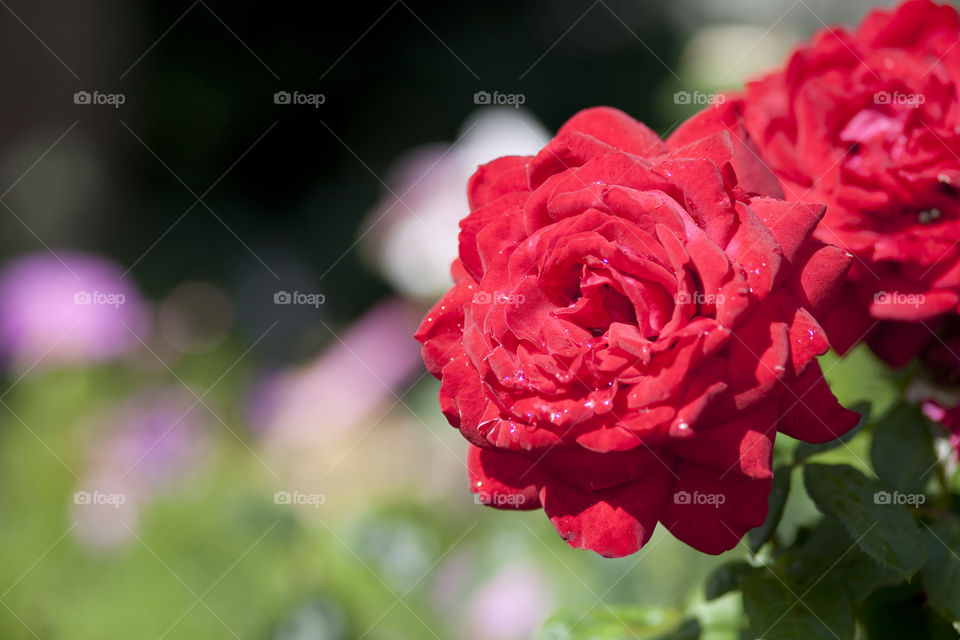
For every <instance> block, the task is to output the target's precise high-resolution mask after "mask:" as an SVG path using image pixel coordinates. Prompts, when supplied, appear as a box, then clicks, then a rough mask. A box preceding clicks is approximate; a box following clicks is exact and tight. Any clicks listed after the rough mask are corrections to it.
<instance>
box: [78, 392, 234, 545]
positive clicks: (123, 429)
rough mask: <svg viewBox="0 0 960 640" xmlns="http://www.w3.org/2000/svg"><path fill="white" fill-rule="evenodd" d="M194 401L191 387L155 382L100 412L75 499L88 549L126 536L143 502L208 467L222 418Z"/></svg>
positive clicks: (80, 531)
mask: <svg viewBox="0 0 960 640" xmlns="http://www.w3.org/2000/svg"><path fill="white" fill-rule="evenodd" d="M195 400H196V399H195V398H194V397H193V396H192V395H190V394H189V393H188V392H187V391H186V390H185V389H178V388H175V387H172V388H150V389H145V390H143V391H140V392H138V393H136V394H135V395H133V396H132V397H130V398H128V399H126V400H125V401H122V402H120V403H119V404H117V405H116V406H114V407H113V408H111V409H110V410H109V411H107V412H106V413H105V414H104V415H102V416H98V417H97V418H95V420H96V422H97V424H96V425H95V428H94V430H95V431H96V432H97V433H98V435H97V436H96V437H95V438H94V439H93V441H92V442H91V444H90V450H91V456H90V460H89V464H88V466H87V468H86V469H85V471H84V474H83V477H82V478H81V479H80V481H79V483H78V487H77V494H75V495H74V500H73V504H72V505H71V506H72V511H73V516H74V518H75V520H76V522H77V531H76V533H77V536H78V538H79V539H80V540H81V541H82V542H83V543H84V544H86V545H87V546H88V547H91V548H112V547H116V546H119V545H121V544H123V543H125V542H127V541H128V540H129V539H130V538H132V537H133V534H134V531H135V530H136V525H137V520H138V514H139V511H140V509H141V508H142V506H143V505H144V504H145V503H147V502H149V501H150V500H151V499H152V498H154V497H156V496H158V495H159V494H161V493H163V492H164V491H167V490H169V489H171V488H172V487H174V486H175V485H176V483H177V482H178V481H181V480H182V479H183V478H184V477H185V476H188V475H189V474H190V473H191V472H196V471H199V470H202V463H203V461H204V460H207V459H208V458H209V449H210V441H209V438H210V430H211V424H212V423H213V422H216V418H215V417H213V416H212V415H210V413H209V410H208V409H207V408H205V407H204V406H203V405H202V404H200V403H198V402H196V401H195ZM84 493H85V494H86V498H78V497H77V496H78V495H82V494H84ZM85 499H88V501H87V502H84V500H85Z"/></svg>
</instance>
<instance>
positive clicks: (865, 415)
mask: <svg viewBox="0 0 960 640" xmlns="http://www.w3.org/2000/svg"><path fill="white" fill-rule="evenodd" d="M850 410H851V411H856V412H857V413H859V414H860V422H858V423H857V426H855V427H854V428H853V429H851V430H850V431H847V432H846V433H845V434H843V435H842V436H840V437H839V438H836V439H834V440H831V441H830V442H824V443H821V444H810V443H809V442H801V443H800V444H798V445H797V448H796V449H794V451H793V461H794V462H795V463H796V464H801V463H803V462H805V461H807V460H809V459H810V458H812V457H813V456H815V455H817V454H818V453H823V452H824V451H830V450H831V449H836V448H837V447H839V446H840V445H842V444H844V443H847V442H849V441H850V440H851V439H852V438H853V437H854V436H856V435H857V434H858V433H860V432H861V431H863V427H864V425H866V424H867V422H868V421H869V420H870V404H869V403H867V402H860V403H857V404H855V405H854V406H852V407H850Z"/></svg>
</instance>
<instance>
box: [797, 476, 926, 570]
mask: <svg viewBox="0 0 960 640" xmlns="http://www.w3.org/2000/svg"><path fill="white" fill-rule="evenodd" d="M804 484H805V486H806V488H807V493H809V494H810V497H811V498H813V501H814V502H815V503H816V505H817V507H818V508H819V509H820V511H822V512H823V514H824V515H827V516H832V517H834V518H836V519H837V520H839V521H840V522H841V523H843V525H844V526H845V527H846V528H847V531H848V532H849V533H850V535H851V536H853V538H854V540H855V542H856V544H857V545H858V546H859V547H860V548H861V549H862V550H863V551H865V552H866V553H867V554H868V555H869V556H871V557H872V558H873V559H874V560H876V561H877V562H879V563H880V564H882V565H884V566H887V567H890V568H892V569H894V570H896V571H897V572H899V573H900V575H902V576H903V577H904V578H909V577H910V576H912V575H913V574H914V573H915V572H916V571H917V570H918V569H920V567H921V566H922V565H923V559H924V550H923V544H922V541H921V538H920V535H919V534H920V532H919V529H918V528H917V524H916V523H915V522H914V520H913V517H912V515H911V514H910V510H909V509H908V508H907V507H906V506H905V505H904V504H898V503H896V497H895V496H893V495H891V493H890V492H889V491H886V490H885V488H884V486H883V485H881V484H880V483H879V482H877V481H876V480H871V479H870V478H867V477H866V476H865V475H863V474H862V473H860V472H859V471H857V470H856V469H854V468H853V467H850V466H847V465H822V464H809V465H807V467H806V472H805V473H804Z"/></svg>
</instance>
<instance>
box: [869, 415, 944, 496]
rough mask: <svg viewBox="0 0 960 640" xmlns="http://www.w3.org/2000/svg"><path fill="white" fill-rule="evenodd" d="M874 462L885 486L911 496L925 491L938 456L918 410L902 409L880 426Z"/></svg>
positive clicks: (875, 436)
mask: <svg viewBox="0 0 960 640" xmlns="http://www.w3.org/2000/svg"><path fill="white" fill-rule="evenodd" d="M870 459H871V461H872V462H873V468H874V469H876V472H877V476H878V477H879V478H880V480H881V481H882V482H883V483H885V484H887V485H889V486H890V487H894V488H896V489H899V490H900V491H905V492H908V493H919V492H921V491H923V488H924V487H925V486H926V485H927V482H928V481H929V479H930V475H931V474H930V472H931V471H932V470H933V468H934V467H935V466H936V464H937V454H936V452H935V451H934V450H933V438H932V437H931V436H930V431H929V430H928V429H927V425H926V419H925V418H924V417H923V415H922V414H921V413H920V411H919V410H917V408H916V407H913V406H909V405H905V404H903V405H900V406H899V407H897V408H896V409H894V410H893V411H891V412H890V413H889V414H888V415H887V416H885V417H884V419H883V420H881V421H880V422H878V423H877V424H876V426H875V427H874V432H873V446H872V447H871V448H870Z"/></svg>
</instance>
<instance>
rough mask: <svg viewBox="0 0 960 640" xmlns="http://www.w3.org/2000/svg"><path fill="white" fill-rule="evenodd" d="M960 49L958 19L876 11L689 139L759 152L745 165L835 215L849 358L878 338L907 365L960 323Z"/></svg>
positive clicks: (688, 128) (830, 228)
mask: <svg viewBox="0 0 960 640" xmlns="http://www.w3.org/2000/svg"><path fill="white" fill-rule="evenodd" d="M958 39H960V20H958V16H957V11H956V10H955V9H954V8H953V7H948V6H938V5H935V4H933V3H932V2H929V0H911V1H909V2H906V3H903V4H901V5H900V6H898V7H897V8H895V9H893V10H876V11H873V12H871V13H870V14H869V15H867V16H866V17H865V18H864V20H863V21H862V23H861V24H860V25H859V26H858V27H857V28H856V29H855V30H853V31H846V30H844V29H842V28H828V29H824V30H822V31H820V32H819V33H817V34H816V35H815V36H814V37H813V38H812V39H811V40H810V41H809V42H807V43H805V44H803V45H801V46H799V47H798V48H797V49H796V51H795V52H794V53H793V55H792V57H791V58H790V60H789V62H788V64H787V65H786V67H785V68H783V69H781V70H778V71H775V72H773V73H771V74H769V75H767V76H765V77H763V78H761V79H759V80H756V81H754V82H750V83H748V84H747V87H746V89H745V91H744V92H743V93H742V94H739V95H730V96H728V98H729V99H728V100H726V101H725V102H724V103H723V104H720V105H718V106H717V107H716V108H708V109H706V110H704V111H703V112H701V113H700V114H699V115H697V116H695V117H694V118H692V119H691V120H689V121H688V122H687V123H685V124H684V125H683V126H682V128H681V130H680V131H679V132H678V133H679V134H680V135H682V136H685V137H701V136H703V135H705V134H707V133H710V132H713V131H717V130H719V129H721V128H725V129H728V130H729V131H731V132H732V133H733V134H734V137H735V138H736V139H737V141H738V142H737V144H738V146H739V147H741V149H742V150H743V151H745V152H746V153H745V154H743V153H742V154H739V155H738V157H737V158H735V160H734V165H735V166H736V165H737V164H738V162H740V161H741V160H744V158H745V156H746V155H750V154H751V153H755V154H759V155H760V156H761V157H762V158H763V160H764V161H765V162H766V164H767V165H768V166H769V167H770V169H772V170H773V172H774V173H775V174H776V176H777V177H778V178H779V181H780V184H781V186H782V188H783V192H784V195H785V197H786V199H788V200H791V201H799V202H811V203H824V204H826V205H827V213H826V216H825V217H824V219H823V222H822V223H821V225H820V227H819V228H818V230H817V232H816V236H817V237H818V238H820V239H822V240H824V241H826V242H829V243H831V244H836V245H838V246H841V247H844V248H846V249H848V250H849V251H851V252H852V253H854V254H855V256H856V258H857V259H856V260H855V261H854V264H853V267H852V268H851V271H850V276H849V286H848V289H847V291H846V292H845V294H844V295H843V296H840V298H839V299H838V305H837V309H836V311H835V312H834V313H833V314H831V316H830V317H829V318H827V320H826V322H825V326H826V328H827V330H828V333H829V334H830V338H831V342H832V343H833V345H834V346H835V347H837V348H838V349H840V350H841V351H846V350H847V349H849V348H850V347H851V346H852V345H853V344H855V343H857V342H859V341H860V340H863V339H866V340H867V341H868V343H869V344H870V346H871V347H872V348H873V349H874V351H876V352H877V353H878V354H879V355H880V356H881V357H883V358H884V359H885V360H886V361H887V362H889V363H891V364H893V365H897V366H899V365H902V364H905V363H906V362H907V361H908V360H909V359H910V358H911V357H913V356H914V355H916V353H917V352H918V351H919V350H920V349H921V348H922V346H923V345H924V343H926V342H927V341H928V340H929V339H930V338H931V332H930V329H931V328H933V325H932V324H931V323H932V322H935V321H936V320H937V319H938V318H940V317H942V316H944V315H945V314H954V313H955V312H956V311H957V308H958V303H960V220H958V217H957V210H958V203H960V196H958V191H957V188H958V186H960V157H958V155H960V102H958V91H960V47H957V46H956V44H957V41H958ZM775 188H776V187H775V186H771V185H768V186H767V189H768V191H771V192H772V190H773V189H775ZM924 323H925V324H927V325H929V327H930V328H928V326H924Z"/></svg>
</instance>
